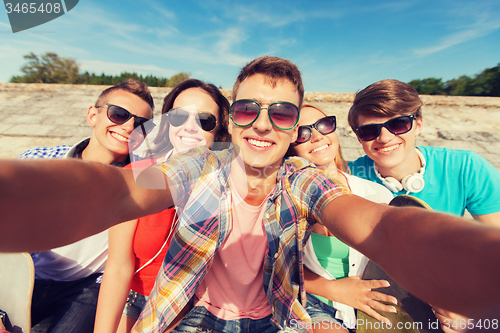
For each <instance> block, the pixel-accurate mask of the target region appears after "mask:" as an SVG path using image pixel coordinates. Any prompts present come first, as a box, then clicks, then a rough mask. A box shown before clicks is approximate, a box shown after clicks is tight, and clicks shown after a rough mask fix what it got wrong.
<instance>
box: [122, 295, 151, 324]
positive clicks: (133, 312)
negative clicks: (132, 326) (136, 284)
mask: <svg viewBox="0 0 500 333" xmlns="http://www.w3.org/2000/svg"><path fill="white" fill-rule="evenodd" d="M145 304H146V297H145V296H144V295H142V294H139V293H138V292H137V291H133V290H132V289H130V291H129V292H128V297H127V302H125V308H124V309H123V313H122V316H126V317H130V318H134V319H138V318H139V315H140V314H141V311H142V309H144V305H145Z"/></svg>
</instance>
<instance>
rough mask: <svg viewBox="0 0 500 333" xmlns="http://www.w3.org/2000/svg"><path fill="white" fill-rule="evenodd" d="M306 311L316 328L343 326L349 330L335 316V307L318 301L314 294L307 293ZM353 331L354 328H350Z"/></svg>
mask: <svg viewBox="0 0 500 333" xmlns="http://www.w3.org/2000/svg"><path fill="white" fill-rule="evenodd" d="M306 311H307V313H308V314H309V316H310V317H311V321H312V323H313V327H318V328H330V327H331V328H343V329H345V330H349V329H348V328H347V327H345V326H343V325H342V321H341V320H340V319H336V318H335V314H336V313H337V309H335V308H334V307H331V306H330V305H328V304H325V303H323V302H322V301H320V300H319V299H318V298H317V297H316V296H314V295H312V294H309V293H307V305H306ZM350 331H351V330H350ZM352 331H353V332H354V330H352Z"/></svg>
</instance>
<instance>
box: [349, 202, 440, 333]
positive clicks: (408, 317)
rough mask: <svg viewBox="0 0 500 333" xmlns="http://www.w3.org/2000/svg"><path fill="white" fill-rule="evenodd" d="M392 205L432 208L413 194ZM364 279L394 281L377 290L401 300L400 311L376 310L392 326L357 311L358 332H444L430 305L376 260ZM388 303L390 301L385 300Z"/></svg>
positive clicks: (368, 267)
mask: <svg viewBox="0 0 500 333" xmlns="http://www.w3.org/2000/svg"><path fill="white" fill-rule="evenodd" d="M389 205H390V206H396V207H420V208H424V209H427V210H432V208H431V207H430V206H429V205H428V204H427V203H426V202H424V201H423V200H421V199H419V198H415V197H412V196H410V195H399V196H397V197H395V198H394V199H392V200H391V202H390V203H389ZM362 278H363V280H387V281H389V283H390V284H391V286H390V287H387V288H379V289H374V290H376V291H379V292H381V293H384V294H388V295H391V296H394V297H395V298H396V299H397V300H398V305H397V306H395V307H396V309H397V311H398V312H397V313H389V312H384V311H377V312H379V313H380V314H381V315H383V316H384V317H386V318H387V319H389V320H390V321H391V324H392V325H391V326H389V325H387V324H382V323H381V322H379V321H378V320H376V319H375V318H373V317H371V316H369V315H367V314H366V313H364V312H362V311H359V310H358V312H357V320H358V323H360V325H358V328H357V330H356V332H359V333H386V332H387V333H388V332H392V333H437V332H443V330H442V329H441V326H440V325H439V323H438V319H437V318H436V316H435V315H434V313H433V312H432V308H431V306H430V305H429V304H427V303H425V302H423V301H422V300H420V299H419V298H417V297H415V296H413V295H412V294H410V293H409V292H408V291H406V290H405V289H404V288H403V287H401V286H400V285H399V284H398V283H396V282H395V281H394V280H393V279H392V278H391V277H390V276H389V275H388V274H387V273H386V272H384V270H382V268H380V267H379V266H378V265H377V264H376V263H374V262H373V261H371V260H370V261H369V262H368V264H367V265H366V268H365V271H364V273H363V276H362ZM386 304H389V303H386Z"/></svg>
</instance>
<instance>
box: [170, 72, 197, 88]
mask: <svg viewBox="0 0 500 333" xmlns="http://www.w3.org/2000/svg"><path fill="white" fill-rule="evenodd" d="M190 77H191V73H186V72H180V73H177V74H175V75H173V76H171V77H170V79H169V80H168V83H167V87H174V86H176V85H178V84H179V83H181V82H182V81H186V80H188V79H189V78H190Z"/></svg>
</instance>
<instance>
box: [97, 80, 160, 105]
mask: <svg viewBox="0 0 500 333" xmlns="http://www.w3.org/2000/svg"><path fill="white" fill-rule="evenodd" d="M117 90H123V91H127V92H129V93H131V94H134V95H136V96H137V97H139V98H140V99H142V100H143V101H144V102H146V103H148V105H149V107H150V108H151V112H152V111H153V110H154V108H155V103H154V101H153V96H151V92H150V91H149V88H148V85H147V84H145V83H144V82H141V81H137V80H134V79H127V80H125V81H122V82H120V83H119V84H117V85H115V86H112V87H109V88H108V89H106V90H104V91H103V92H102V93H101V94H100V95H99V97H98V98H97V101H96V104H95V105H96V106H97V105H102V104H103V99H104V98H106V96H108V95H109V94H111V93H112V92H114V91H117Z"/></svg>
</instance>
